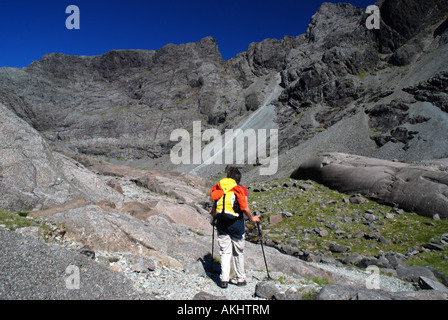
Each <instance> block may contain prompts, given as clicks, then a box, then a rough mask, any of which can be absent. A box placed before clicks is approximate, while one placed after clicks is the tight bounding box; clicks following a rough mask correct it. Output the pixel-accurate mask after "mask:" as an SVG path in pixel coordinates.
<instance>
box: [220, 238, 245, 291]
mask: <svg viewBox="0 0 448 320" xmlns="http://www.w3.org/2000/svg"><path fill="white" fill-rule="evenodd" d="M244 243H245V240H244V236H243V238H242V239H237V238H234V237H231V236H229V235H219V236H218V244H219V255H220V257H221V276H220V278H221V281H227V282H228V281H229V278H230V261H231V260H232V256H233V270H234V271H235V274H236V279H237V281H238V282H242V281H245V280H246V272H245V271H244Z"/></svg>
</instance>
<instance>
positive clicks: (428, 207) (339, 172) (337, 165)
mask: <svg viewBox="0 0 448 320" xmlns="http://www.w3.org/2000/svg"><path fill="white" fill-rule="evenodd" d="M291 177H292V178H295V179H312V180H315V181H317V182H319V183H322V184H324V185H326V186H328V187H330V188H333V189H336V190H338V191H340V192H345V193H360V194H362V195H364V196H366V197H369V198H371V199H374V200H377V201H379V202H381V203H384V204H388V205H398V206H400V207H401V208H403V209H405V210H409V211H413V212H416V213H417V214H420V215H422V216H427V217H433V216H434V215H436V214H438V215H439V217H440V218H442V219H448V172H446V171H442V170H440V169H439V167H438V166H416V165H411V164H407V163H400V162H393V161H387V160H380V159H374V158H367V157H361V156H355V155H349V154H343V153H329V154H322V155H320V156H317V157H315V158H312V159H310V160H308V161H306V162H304V163H302V164H301V165H300V167H299V168H298V169H296V170H295V171H294V172H293V174H292V175H291Z"/></svg>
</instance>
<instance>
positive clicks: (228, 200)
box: [216, 178, 240, 219]
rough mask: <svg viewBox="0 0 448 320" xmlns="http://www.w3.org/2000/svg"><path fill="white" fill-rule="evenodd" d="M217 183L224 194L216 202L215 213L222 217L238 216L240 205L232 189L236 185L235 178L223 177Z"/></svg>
mask: <svg viewBox="0 0 448 320" xmlns="http://www.w3.org/2000/svg"><path fill="white" fill-rule="evenodd" d="M219 184H220V186H221V188H222V190H223V191H224V195H223V196H222V197H221V198H220V199H219V200H218V202H217V205H216V213H217V214H218V215H221V217H222V218H224V219H235V218H238V217H239V216H240V205H239V203H238V200H237V197H236V194H235V192H233V191H232V189H233V188H234V187H235V186H237V184H236V182H235V180H233V179H230V178H225V179H222V180H221V181H220V182H219Z"/></svg>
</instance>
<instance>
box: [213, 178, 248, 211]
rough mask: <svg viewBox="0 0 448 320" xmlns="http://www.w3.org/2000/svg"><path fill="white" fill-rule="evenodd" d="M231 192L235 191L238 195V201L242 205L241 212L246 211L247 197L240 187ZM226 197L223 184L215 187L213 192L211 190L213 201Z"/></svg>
mask: <svg viewBox="0 0 448 320" xmlns="http://www.w3.org/2000/svg"><path fill="white" fill-rule="evenodd" d="M230 191H233V192H234V193H235V195H236V199H237V200H238V203H239V204H240V210H241V211H244V210H246V208H247V201H246V195H245V194H244V191H243V189H242V188H241V187H240V186H235V187H233V188H232V189H231V190H230ZM223 195H224V190H223V189H222V188H221V184H220V183H218V184H217V185H215V186H214V187H213V188H212V190H210V196H211V197H212V200H213V201H216V200H219V199H220V198H221V197H222V196H223Z"/></svg>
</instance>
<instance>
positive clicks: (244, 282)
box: [236, 280, 247, 287]
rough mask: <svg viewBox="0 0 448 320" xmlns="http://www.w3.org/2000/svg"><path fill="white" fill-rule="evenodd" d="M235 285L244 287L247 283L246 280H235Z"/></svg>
mask: <svg viewBox="0 0 448 320" xmlns="http://www.w3.org/2000/svg"><path fill="white" fill-rule="evenodd" d="M236 285H237V286H238V287H244V286H245V285H247V282H246V280H243V281H240V282H237V283H236Z"/></svg>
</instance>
